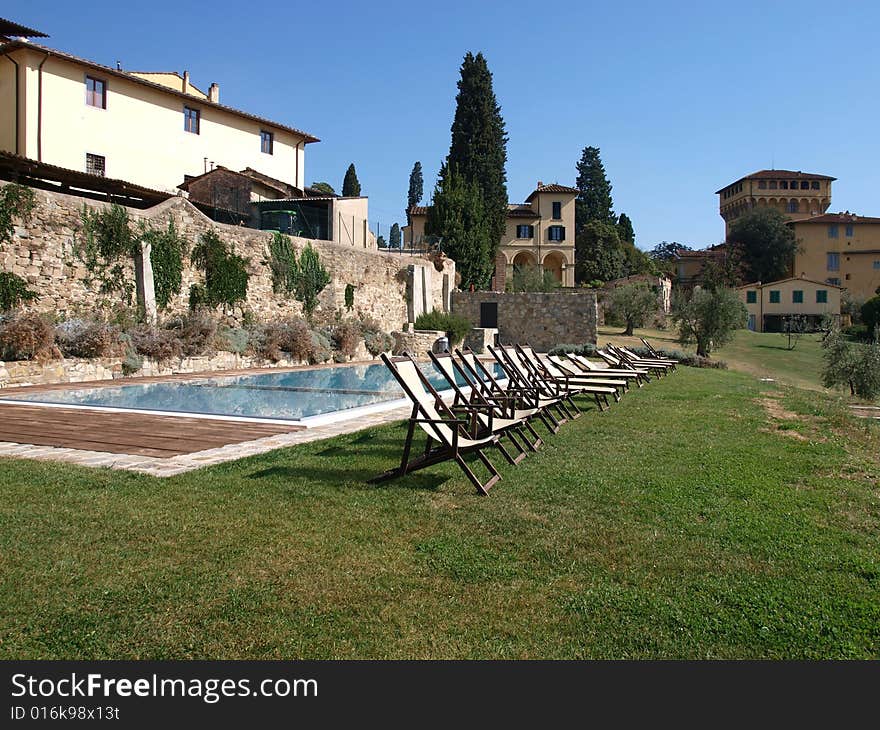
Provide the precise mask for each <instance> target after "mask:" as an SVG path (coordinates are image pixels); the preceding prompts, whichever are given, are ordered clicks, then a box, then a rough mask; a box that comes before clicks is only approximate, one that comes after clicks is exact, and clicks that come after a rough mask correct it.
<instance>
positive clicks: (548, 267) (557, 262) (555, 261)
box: [543, 251, 565, 284]
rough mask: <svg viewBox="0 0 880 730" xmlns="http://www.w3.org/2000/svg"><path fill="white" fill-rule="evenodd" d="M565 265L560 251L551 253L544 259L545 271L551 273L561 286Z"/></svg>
mask: <svg viewBox="0 0 880 730" xmlns="http://www.w3.org/2000/svg"><path fill="white" fill-rule="evenodd" d="M564 263H565V259H563V258H562V254H561V253H559V251H551V252H550V253H548V254H547V255H546V256H545V257H544V264H543V266H544V271H549V272H550V273H551V274H553V278H554V279H556V281H558V282H559V283H560V284H561V283H562V266H563V264H564Z"/></svg>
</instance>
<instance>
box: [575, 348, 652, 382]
mask: <svg viewBox="0 0 880 730" xmlns="http://www.w3.org/2000/svg"><path fill="white" fill-rule="evenodd" d="M565 357H566V358H567V360H568V362H570V363H571V364H572V366H573V367H575V368H577V369H578V371H579V372H582V373H595V374H596V375H607V376H608V377H612V378H623V379H624V380H628V381H630V380H631V381H634V382H635V383H636V384H637V385H638V386H639V387H640V388H641V387H642V381H644V382H646V383H648V382H650V380H649V379H648V371H647V370H642V371H639V370H629V369H614V368H609V367H608V366H607V365H605V364H603V365H602V366H601V367H600V366H599V365H597V364H596V363H594V362H593V361H592V360H589V359H588V358H586V357H584V356H583V355H576V354H575V353H573V352H569V353H567V354H566V356H565Z"/></svg>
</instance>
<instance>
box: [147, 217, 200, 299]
mask: <svg viewBox="0 0 880 730" xmlns="http://www.w3.org/2000/svg"><path fill="white" fill-rule="evenodd" d="M138 237H139V239H140V241H141V242H143V243H149V244H150V264H151V266H152V268H153V287H154V290H155V292H156V305H157V306H158V307H159V309H165V308H166V307H167V306H168V305H169V304H170V302H171V300H172V299H173V298H174V297H175V296H177V295H178V294H180V289H181V286H182V285H183V257H184V255H185V254H186V252H187V249H188V248H189V245H188V241H187V240H186V238H185V237H184V236H182V235H180V234H179V233H178V232H177V228H176V227H175V225H174V221H173V220H171V219H169V220H168V227H167V228H165V229H164V230H163V229H160V228H153V227H152V226H150V225H149V224H146V223H143V222H141V225H140V230H139V233H138Z"/></svg>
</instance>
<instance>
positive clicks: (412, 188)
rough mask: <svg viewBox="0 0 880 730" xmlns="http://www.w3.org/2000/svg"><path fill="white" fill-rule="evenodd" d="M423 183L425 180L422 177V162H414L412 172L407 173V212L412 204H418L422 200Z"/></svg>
mask: <svg viewBox="0 0 880 730" xmlns="http://www.w3.org/2000/svg"><path fill="white" fill-rule="evenodd" d="M424 185H425V181H424V178H422V163H421V162H416V164H415V165H413V169H412V172H411V173H410V174H409V193H408V194H407V196H406V210H407V212H409V209H410V208H412V207H413V206H414V205H418V204H419V203H420V202H421V201H422V195H424Z"/></svg>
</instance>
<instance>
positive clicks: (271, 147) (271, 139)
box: [260, 129, 275, 155]
mask: <svg viewBox="0 0 880 730" xmlns="http://www.w3.org/2000/svg"><path fill="white" fill-rule="evenodd" d="M267 142H268V144H266V143H267ZM267 147H268V149H266V148H267ZM260 152H262V153H263V154H266V155H274V154H275V133H274V132H270V131H269V130H268V129H261V130H260Z"/></svg>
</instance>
